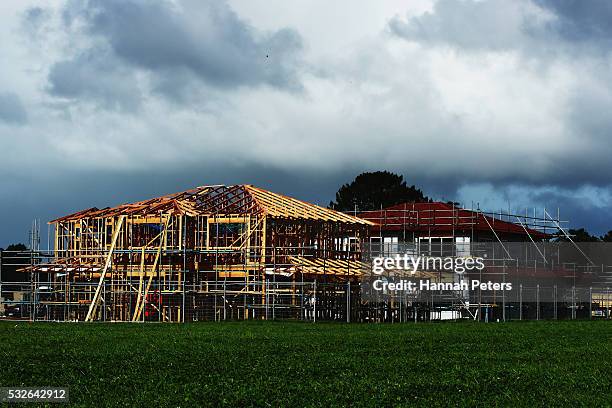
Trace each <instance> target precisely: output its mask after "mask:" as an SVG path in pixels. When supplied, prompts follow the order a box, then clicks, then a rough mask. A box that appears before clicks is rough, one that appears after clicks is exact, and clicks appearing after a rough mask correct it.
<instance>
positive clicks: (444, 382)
mask: <svg viewBox="0 0 612 408" xmlns="http://www.w3.org/2000/svg"><path fill="white" fill-rule="evenodd" d="M0 386H69V387H70V398H71V402H72V403H73V405H79V406H94V405H95V406H148V407H153V406H220V405H227V406H252V405H253V406H283V407H287V406H288V407H295V408H297V407H301V406H328V405H365V406H389V405H410V406H412V405H424V406H446V405H468V404H469V405H474V404H476V405H481V406H491V405H502V406H516V405H524V406H534V405H538V406H561V405H563V406H576V405H588V406H593V405H596V406H601V405H607V406H610V405H611V404H612V322H607V321H596V322H588V321H584V322H578V321H573V322H561V321H559V322H516V323H489V324H484V323H480V324H478V323H437V324H436V323H418V324H395V325H391V324H331V323H327V324H326V323H317V324H313V323H297V322H232V323H199V324H195V323H194V324H186V325H170V324H167V325H164V324H82V323H80V324H77V323H35V324H29V323H15V322H0Z"/></svg>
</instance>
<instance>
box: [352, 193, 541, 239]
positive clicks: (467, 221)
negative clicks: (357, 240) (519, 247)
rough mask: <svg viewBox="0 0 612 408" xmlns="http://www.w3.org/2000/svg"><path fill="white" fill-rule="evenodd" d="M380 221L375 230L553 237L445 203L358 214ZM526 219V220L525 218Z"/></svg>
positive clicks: (413, 204)
mask: <svg viewBox="0 0 612 408" xmlns="http://www.w3.org/2000/svg"><path fill="white" fill-rule="evenodd" d="M357 216H358V217H360V218H364V219H366V220H369V221H372V222H374V223H376V224H377V226H376V227H373V229H376V230H378V229H382V230H383V231H402V230H407V231H411V232H412V231H415V232H435V233H436V235H441V234H449V235H450V234H452V233H453V232H455V234H456V233H457V232H460V231H465V232H467V231H470V232H471V231H472V230H473V231H476V232H478V231H480V232H489V233H490V232H491V230H493V231H495V233H496V234H498V236H500V238H506V237H508V235H511V236H514V237H517V236H522V237H525V238H526V237H527V232H526V231H525V230H527V231H528V232H529V235H531V237H532V238H533V239H548V238H552V235H551V234H548V233H545V232H542V231H538V230H535V229H532V228H528V227H526V226H525V228H524V227H523V225H521V224H520V222H519V221H518V220H517V223H513V222H509V221H503V220H501V219H499V218H495V217H492V216H490V215H486V214H484V213H483V212H481V211H473V210H466V209H463V208H459V207H455V206H453V205H452V204H448V203H443V202H433V203H403V204H397V205H394V206H391V207H387V208H385V209H382V210H375V211H366V212H362V213H360V214H358V215H357ZM523 222H524V221H523Z"/></svg>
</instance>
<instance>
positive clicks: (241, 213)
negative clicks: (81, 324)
mask: <svg viewBox="0 0 612 408" xmlns="http://www.w3.org/2000/svg"><path fill="white" fill-rule="evenodd" d="M51 225H52V226H53V227H54V250H53V254H52V259H51V260H50V262H45V260H41V261H39V262H35V265H31V266H30V267H26V268H23V269H22V271H23V272H26V273H30V274H31V276H32V285H33V287H35V288H36V291H37V292H36V293H35V297H37V299H36V304H37V305H38V307H37V308H35V310H31V313H32V315H33V317H34V318H36V317H38V318H44V319H49V320H85V321H91V320H109V321H147V320H154V321H169V322H180V321H186V320H187V321H195V320H212V319H228V318H231V319H257V318H262V317H265V316H270V315H271V313H273V314H274V315H275V316H277V315H278V316H279V317H280V316H284V317H293V318H300V317H302V318H304V317H305V316H303V315H304V314H305V313H310V314H313V318H314V314H315V313H317V311H316V306H315V305H312V308H311V309H312V310H310V308H309V305H308V302H310V301H311V298H313V297H314V296H315V291H316V290H317V289H316V284H315V282H317V281H319V282H320V283H321V285H322V286H320V289H319V293H318V294H317V297H318V298H319V300H320V302H321V304H322V305H325V306H326V308H325V310H324V311H323V309H320V310H319V312H320V313H322V314H327V315H328V317H331V316H332V315H333V316H336V315H338V314H342V315H343V316H344V314H345V311H346V308H345V307H344V306H343V308H342V310H336V307H335V303H337V299H336V297H338V296H341V297H342V300H344V299H345V298H346V297H347V295H348V297H350V294H348V293H347V290H350V289H347V288H350V283H351V281H353V282H355V281H356V278H357V277H358V276H359V275H360V274H361V272H362V270H363V264H362V262H361V252H360V247H361V246H360V243H361V242H362V241H363V240H364V239H367V234H368V232H369V228H370V227H371V226H372V225H373V224H372V223H371V222H370V221H367V220H363V219H360V218H357V217H354V216H351V215H347V214H344V213H340V212H336V211H333V210H329V209H326V208H322V207H319V206H316V205H313V204H309V203H306V202H303V201H300V200H297V199H294V198H290V197H286V196H283V195H280V194H276V193H272V192H269V191H266V190H263V189H260V188H256V187H253V186H250V185H235V186H222V185H218V186H202V187H198V188H195V189H192V190H188V191H184V192H181V193H177V194H171V195H168V196H163V197H159V198H154V199H150V200H146V201H140V202H136V203H132V204H124V205H120V206H117V207H114V208H104V209H98V208H90V209H87V210H84V211H80V212H77V213H74V214H70V215H67V216H64V217H61V218H58V219H56V220H53V221H51ZM39 282H45V285H44V286H42V288H43V289H42V290H41V285H40V283H39ZM46 282H48V284H47V283H46ZM304 282H308V283H311V285H308V286H307V287H306V286H304ZM353 287H354V290H358V287H357V285H354V286H353ZM311 292H312V293H311ZM355 298H357V297H355ZM305 303H306V304H305Z"/></svg>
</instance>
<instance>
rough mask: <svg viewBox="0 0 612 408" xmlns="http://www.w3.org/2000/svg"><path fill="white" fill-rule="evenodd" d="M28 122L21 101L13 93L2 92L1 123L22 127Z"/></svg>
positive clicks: (0, 98) (0, 95) (0, 101)
mask: <svg viewBox="0 0 612 408" xmlns="http://www.w3.org/2000/svg"><path fill="white" fill-rule="evenodd" d="M27 120H28V115H27V113H26V110H25V108H24V107H23V104H22V103H21V99H19V96H17V95H16V94H14V93H12V92H0V122H5V123H8V124H12V125H22V124H24V123H26V122H27Z"/></svg>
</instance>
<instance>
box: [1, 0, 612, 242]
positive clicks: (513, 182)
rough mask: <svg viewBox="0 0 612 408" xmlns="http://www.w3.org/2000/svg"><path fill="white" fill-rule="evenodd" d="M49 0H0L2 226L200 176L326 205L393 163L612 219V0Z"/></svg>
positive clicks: (165, 189)
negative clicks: (347, 186)
mask: <svg viewBox="0 0 612 408" xmlns="http://www.w3.org/2000/svg"><path fill="white" fill-rule="evenodd" d="M49 3H50V2H43V1H25V0H12V1H3V2H2V3H0V51H1V54H0V58H1V60H0V146H1V151H2V156H1V157H2V159H1V161H0V175H1V177H0V246H5V245H7V244H8V243H11V242H16V241H25V240H26V239H27V238H26V237H27V231H28V229H29V226H30V224H31V220H32V219H33V218H39V219H40V220H41V221H42V222H43V223H45V222H46V221H48V220H49V219H51V218H53V217H56V216H60V215H62V214H66V213H68V212H72V211H76V210H79V209H83V208H87V207H91V206H98V207H103V206H107V205H115V204H119V203H123V202H128V201H132V200H137V199H143V198H147V197H150V196H155V195H159V194H164V193H169V192H174V191H179V190H183V189H187V188H189V187H193V186H197V185H203V184H220V183H252V184H256V185H258V186H261V187H264V188H268V189H271V190H273V191H277V192H282V193H285V194H288V195H293V196H295V197H298V198H302V199H306V200H310V201H313V202H316V203H320V204H324V205H326V204H327V203H328V202H329V200H330V199H332V198H333V195H334V192H335V191H336V190H337V188H338V186H339V185H340V184H342V183H344V182H347V181H350V180H351V179H352V178H353V177H354V176H355V175H357V174H358V173H360V172H362V171H365V170H381V169H387V170H391V171H395V172H398V173H401V174H403V175H404V176H405V178H406V179H407V180H408V182H409V183H410V184H416V185H417V186H419V187H421V188H422V189H423V190H424V191H425V193H427V194H428V195H430V196H432V197H435V198H438V199H445V200H450V199H454V200H456V201H460V202H463V203H464V204H466V205H467V206H468V207H469V206H470V205H471V203H472V202H477V203H479V204H480V206H481V207H482V208H487V209H491V210H498V209H499V208H508V207H509V206H510V207H511V208H513V209H519V208H522V209H523V211H524V208H525V207H526V206H528V207H530V208H533V207H534V206H537V207H540V208H542V207H544V206H545V207H546V208H548V209H554V212H556V208H557V207H560V211H561V216H562V218H565V219H569V220H570V221H571V224H572V226H585V227H587V228H588V229H589V230H590V231H591V232H594V233H603V232H605V231H607V230H609V229H612V217H610V215H609V214H610V211H611V210H612V193H611V191H612V143H611V142H612V137H611V136H612V134H611V131H612V114H611V112H612V88H611V84H612V53H611V51H612V3H611V2H609V1H603V0H602V1H595V0H594V1H589V2H585V1H582V0H566V1H552V0H550V1H549V0H532V1H521V0H491V1H474V0H439V1H433V0H432V1H430V0H419V1H415V0H410V1H408V0H406V1H398V0H389V1H384V2H376V1H360V0H335V1H333V2H329V1H327V0H292V1H290V2H288V1H286V0H228V1H227V2H226V1H222V0H216V1H202V0H182V1H179V0H173V1H172V0H159V1H150V0H69V1H57V2H52V5H51V6H50V5H49ZM41 234H42V235H43V241H44V240H45V239H46V227H45V226H43V228H42V231H41ZM43 245H45V244H44V243H43Z"/></svg>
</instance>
